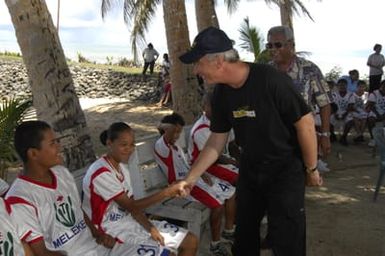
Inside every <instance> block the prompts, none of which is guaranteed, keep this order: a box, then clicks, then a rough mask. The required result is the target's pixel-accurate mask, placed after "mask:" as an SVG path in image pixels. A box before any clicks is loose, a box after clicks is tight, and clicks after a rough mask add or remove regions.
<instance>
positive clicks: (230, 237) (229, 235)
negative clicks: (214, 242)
mask: <svg viewBox="0 0 385 256" xmlns="http://www.w3.org/2000/svg"><path fill="white" fill-rule="evenodd" d="M222 238H223V240H224V241H225V242H229V243H231V244H233V243H234V232H226V231H223V232H222Z"/></svg>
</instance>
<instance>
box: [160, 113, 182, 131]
mask: <svg viewBox="0 0 385 256" xmlns="http://www.w3.org/2000/svg"><path fill="white" fill-rule="evenodd" d="M160 123H161V124H173V125H180V126H184V125H185V122H184V119H183V117H182V116H181V115H179V114H178V113H175V112H174V113H172V114H171V115H167V116H164V117H163V118H162V120H160ZM158 131H159V133H160V135H163V134H164V130H163V128H161V127H158Z"/></svg>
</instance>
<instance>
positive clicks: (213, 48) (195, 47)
mask: <svg viewBox="0 0 385 256" xmlns="http://www.w3.org/2000/svg"><path fill="white" fill-rule="evenodd" d="M232 48H233V42H232V41H231V40H230V38H229V37H228V36H227V35H226V33H225V32H223V31H222V30H220V29H218V28H214V27H208V28H206V29H204V30H202V31H201V32H200V33H199V34H198V35H197V36H196V37H195V39H194V42H193V44H192V46H191V49H190V50H189V51H188V52H186V53H185V54H183V55H181V56H179V59H180V60H181V61H182V62H183V63H186V64H190V63H193V62H196V61H198V60H199V59H200V58H202V57H203V56H205V55H206V54H208V53H217V52H225V51H228V50H230V49H232Z"/></svg>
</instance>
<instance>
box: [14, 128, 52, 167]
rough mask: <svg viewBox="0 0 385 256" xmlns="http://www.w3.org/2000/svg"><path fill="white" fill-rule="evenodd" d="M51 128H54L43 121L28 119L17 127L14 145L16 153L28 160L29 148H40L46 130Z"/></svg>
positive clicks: (23, 159)
mask: <svg viewBox="0 0 385 256" xmlns="http://www.w3.org/2000/svg"><path fill="white" fill-rule="evenodd" d="M49 129H52V128H51V126H50V125H49V124H47V123H46V122H43V121H27V122H23V123H21V124H20V125H18V126H17V127H16V130H15V136H14V146H15V150H16V153H17V154H18V155H19V157H20V159H21V160H22V161H23V162H24V163H26V162H28V156H27V152H28V149H30V148H36V149H40V147H41V141H42V140H43V139H44V132H45V131H47V130H49Z"/></svg>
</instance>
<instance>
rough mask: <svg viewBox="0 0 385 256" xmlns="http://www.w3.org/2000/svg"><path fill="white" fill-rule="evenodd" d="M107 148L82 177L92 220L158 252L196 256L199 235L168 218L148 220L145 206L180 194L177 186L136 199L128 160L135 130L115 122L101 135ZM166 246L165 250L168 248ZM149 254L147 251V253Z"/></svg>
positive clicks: (125, 239) (86, 207)
mask: <svg viewBox="0 0 385 256" xmlns="http://www.w3.org/2000/svg"><path fill="white" fill-rule="evenodd" d="M100 140H101V142H102V144H103V145H105V146H107V148H108V151H107V153H106V154H105V155H103V156H102V157H101V158H99V159H98V160H96V161H95V162H94V163H93V164H92V165H91V166H90V167H89V168H88V170H87V173H86V175H85V176H84V179H83V193H84V199H83V209H84V211H85V213H86V214H87V215H88V216H89V218H90V219H91V221H92V223H93V224H94V225H95V226H96V227H97V228H98V229H99V230H101V231H103V232H106V233H107V234H108V235H110V236H112V237H114V238H115V239H116V240H118V241H123V242H127V243H129V244H140V245H142V246H144V247H145V248H154V251H155V252H156V254H155V253H154V254H151V255H168V254H165V253H168V251H169V250H172V251H175V252H176V251H178V255H180V256H183V255H196V250H197V244H198V242H197V238H196V237H195V236H194V235H193V234H191V233H190V232H188V231H187V230H185V229H183V228H181V227H178V226H175V225H173V224H170V223H168V222H166V221H162V222H160V221H149V220H148V219H147V217H146V216H145V214H144V213H143V211H142V210H143V209H145V208H146V207H148V206H150V205H152V204H154V203H157V202H160V201H162V200H164V199H165V198H167V197H172V196H174V195H176V194H177V193H178V190H177V188H176V187H175V186H169V187H168V188H166V189H164V190H162V191H160V192H158V193H155V194H153V195H151V196H149V197H146V198H143V199H140V200H135V199H134V195H133V191H132V185H131V183H130V174H129V170H128V169H127V167H126V165H124V163H128V160H129V158H130V155H131V154H132V152H133V151H134V149H135V144H134V131H133V130H132V129H131V127H130V126H129V125H127V124H126V123H123V122H118V123H113V124H112V125H111V126H110V127H109V128H108V130H106V131H104V132H102V133H101V135H100ZM165 248H166V249H165ZM146 255H147V254H146Z"/></svg>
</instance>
